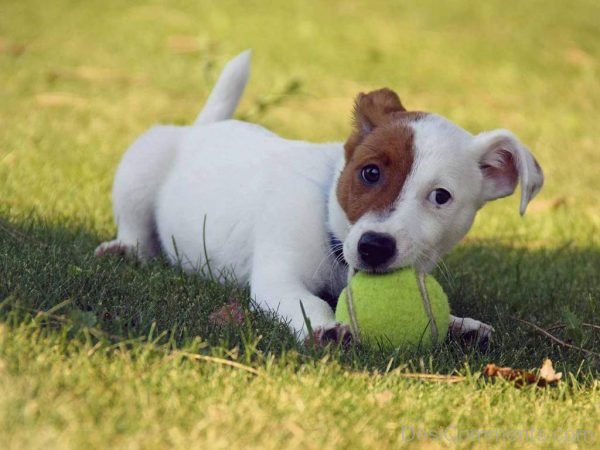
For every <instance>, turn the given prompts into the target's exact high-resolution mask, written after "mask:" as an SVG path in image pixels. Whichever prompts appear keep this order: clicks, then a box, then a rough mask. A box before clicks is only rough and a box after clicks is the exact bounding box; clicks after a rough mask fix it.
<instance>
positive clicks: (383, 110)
mask: <svg viewBox="0 0 600 450" xmlns="http://www.w3.org/2000/svg"><path fill="white" fill-rule="evenodd" d="M398 111H406V109H405V108H404V106H402V103H400V98H398V94H396V93H395V92H394V91H392V90H391V89H388V88H383V89H379V90H376V91H371V92H369V93H367V94H363V93H360V94H358V95H357V96H356V100H355V101H354V130H353V131H352V134H351V135H350V137H349V138H348V140H347V141H346V144H345V146H344V148H345V150H346V160H348V159H350V157H351V156H352V152H353V151H354V148H355V147H356V146H357V145H358V144H360V142H361V141H362V140H363V139H364V138H365V137H366V136H367V135H368V134H369V133H370V132H371V131H373V129H374V128H375V127H378V126H379V125H382V124H384V123H386V122H387V121H388V120H389V119H390V115H391V114H392V113H394V112H398Z"/></svg>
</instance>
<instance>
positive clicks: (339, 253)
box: [329, 231, 348, 266]
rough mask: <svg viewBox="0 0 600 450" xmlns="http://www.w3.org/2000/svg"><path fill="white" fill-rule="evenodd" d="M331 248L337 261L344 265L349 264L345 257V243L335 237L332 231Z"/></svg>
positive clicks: (330, 234)
mask: <svg viewBox="0 0 600 450" xmlns="http://www.w3.org/2000/svg"><path fill="white" fill-rule="evenodd" d="M329 248H330V250H331V253H332V255H333V256H334V257H335V260H336V261H337V262H339V263H340V264H342V265H344V266H347V265H348V263H347V262H346V259H344V243H343V242H342V241H340V240H339V239H338V238H337V237H335V235H334V234H333V233H332V232H331V231H330V232H329Z"/></svg>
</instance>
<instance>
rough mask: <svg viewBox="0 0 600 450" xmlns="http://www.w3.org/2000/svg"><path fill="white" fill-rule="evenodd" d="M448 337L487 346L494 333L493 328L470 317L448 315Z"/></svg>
mask: <svg viewBox="0 0 600 450" xmlns="http://www.w3.org/2000/svg"><path fill="white" fill-rule="evenodd" d="M448 331H449V332H450V335H451V336H453V337H455V338H458V339H463V340H469V341H475V342H478V343H480V345H481V344H483V345H487V343H488V342H489V340H490V339H491V337H492V334H493V333H494V331H495V330H494V327H492V326H491V325H488V324H486V323H483V322H480V321H479V320H475V319H471V318H470V317H456V316H453V315H450V326H449V330H448Z"/></svg>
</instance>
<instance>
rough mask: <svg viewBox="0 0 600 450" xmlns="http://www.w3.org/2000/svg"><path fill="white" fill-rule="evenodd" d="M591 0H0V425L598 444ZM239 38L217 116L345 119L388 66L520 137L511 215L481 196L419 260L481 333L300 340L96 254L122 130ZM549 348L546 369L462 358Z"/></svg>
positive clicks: (353, 440)
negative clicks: (246, 81) (523, 182)
mask: <svg viewBox="0 0 600 450" xmlns="http://www.w3.org/2000/svg"><path fill="white" fill-rule="evenodd" d="M598 17H600V4H599V3H598V2H597V1H593V0H576V1H573V2H570V3H569V4H568V5H567V4H566V3H565V2H561V1H558V0H552V1H544V2H542V1H524V2H513V4H511V5H510V7H508V6H507V3H506V2H502V1H500V0H492V1H487V2H468V1H466V0H451V1H448V2H438V1H434V0H424V1H420V2H404V1H403V2H400V1H398V2H392V1H384V0H371V1H368V2H367V1H352V0H346V1H343V2H334V1H329V2H324V1H321V2H318V1H307V0H305V1H300V0H299V1H287V2H276V1H271V2H267V1H248V0H246V1H243V0H220V1H219V2H215V1H210V0H196V1H193V2H192V1H184V0H175V1H158V0H156V1H152V2H146V3H144V2H138V1H129V2H120V1H116V0H105V1H102V2H100V1H98V0H90V1H86V2H74V1H67V0H52V1H51V2H42V1H39V0H21V1H9V0H0V448H8V449H13V448H14V449H17V448H19V449H20V448H74V449H76V448H82V447H84V448H85V447H88V448H106V447H115V448H202V449H206V448H211V449H212V448H224V449H230V448H244V449H246V448H260V449H269V448H273V449H278V448H376V449H381V448H399V447H402V446H413V447H422V446H430V447H432V448H441V447H445V446H450V447H457V448H488V447H490V446H494V447H498V448H514V447H515V446H519V447H520V448H534V447H537V446H544V447H545V448H564V447H566V446H571V447H575V446H578V445H579V446H588V447H589V446H592V445H593V443H596V445H600V382H599V381H598V380H599V377H600V329H599V328H598V326H599V325H600V196H599V195H598V192H599V188H600V180H599V179H598V175H599V174H600V157H599V156H598V153H597V152H598V148H600V128H599V127H598V116H599V114H600V81H599V80H600V78H599V75H600V74H599V70H600V28H599V27H598V25H597V20H598V19H597V18H598ZM249 47H251V48H252V49H253V50H254V59H253V75H252V80H251V82H250V85H249V87H248V90H247V93H246V95H245V97H244V100H243V102H242V104H241V106H240V109H239V111H238V117H240V118H243V119H247V120H251V121H254V122H258V123H260V124H263V125H264V126H266V127H268V128H270V129H272V130H273V131H275V132H277V133H279V134H281V135H284V136H287V137H290V138H301V139H305V140H315V141H325V140H343V139H344V138H345V137H346V136H347V134H348V132H349V127H350V113H351V107H352V100H353V97H354V96H355V95H356V93H358V92H360V91H365V90H368V89H374V88H379V87H383V86H387V87H390V88H393V89H395V90H396V91H397V92H399V94H400V96H401V98H402V100H403V103H404V104H405V105H406V106H407V107H408V108H409V109H415V110H426V111H427V110H429V111H435V112H437V113H439V114H442V115H444V116H446V117H448V118H450V119H451V120H453V121H455V122H457V123H458V124H460V125H461V126H463V127H465V128H466V129H468V130H470V131H472V132H479V131H482V130H487V129H493V128H499V127H502V128H508V129H511V130H512V131H513V132H515V133H516V134H517V135H518V136H519V137H520V138H521V139H522V140H523V141H524V142H525V143H526V144H527V145H528V146H529V147H530V148H531V149H532V150H533V152H534V153H535V155H536V156H537V157H538V160H539V162H540V164H541V165H542V167H543V168H544V171H545V175H546V185H545V187H544V189H543V190H542V192H541V194H540V195H539V197H538V198H536V199H535V200H534V201H533V202H532V203H531V204H530V208H529V211H528V213H527V214H526V215H525V216H524V217H523V218H522V217H520V216H519V215H518V199H517V198H516V197H517V196H515V198H509V199H504V200H500V201H497V202H495V203H493V204H490V205H488V206H486V207H485V208H484V209H483V210H482V211H481V212H480V214H479V216H478V218H477V220H476V223H475V225H474V227H473V229H472V230H471V232H470V234H469V235H468V237H467V238H466V239H465V240H464V242H463V243H461V244H460V245H459V246H458V247H457V248H456V249H455V250H454V251H453V252H452V253H451V254H450V255H448V256H447V257H446V258H445V260H444V264H443V266H442V267H441V268H440V269H439V270H438V271H437V272H436V276H437V277H438V279H439V280H440V282H441V283H442V284H443V285H444V288H445V289H446V291H447V293H448V295H449V298H450V303H451V308H452V310H453V312H454V313H455V314H456V315H458V316H469V317H475V318H478V319H480V320H483V321H485V322H487V323H490V324H492V325H493V326H494V327H495V329H496V335H495V338H494V341H493V342H492V345H491V346H490V348H489V350H488V351H487V352H481V351H478V350H477V349H474V348H470V347H466V346H463V345H461V344H459V343H457V342H452V341H447V342H445V343H444V344H443V345H441V346H440V347H438V348H436V349H435V350H434V351H433V352H429V353H428V352H415V351H408V350H403V349H396V350H395V351H391V350H386V349H369V348H366V347H361V346H355V347H353V348H351V349H350V350H348V351H340V350H339V349H334V348H330V349H312V348H310V347H305V346H302V345H298V344H297V343H296V342H295V340H294V339H293V336H291V334H290V333H289V332H288V331H287V329H286V328H285V326H283V325H282V324H279V323H277V322H275V321H274V320H273V318H272V317H270V316H268V315H265V314H260V313H256V312H253V311H249V312H248V314H247V318H246V321H245V324H244V325H243V326H241V327H239V326H228V325H220V324H218V323H215V321H214V320H211V314H212V313H213V312H214V311H216V310H218V309H219V308H220V307H221V306H222V305H224V304H227V303H228V302H230V301H232V300H236V301H237V302H239V303H241V304H242V305H244V307H245V308H247V309H248V308H249V305H250V303H251V299H250V298H249V296H248V292H247V290H245V289H240V288H237V287H236V286H234V285H232V284H231V283H229V284H227V283H226V284H224V285H222V284H218V283H217V282H215V281H214V280H211V279H210V278H209V277H208V278H207V277H200V276H198V277H195V276H187V275H184V274H183V273H182V272H181V271H180V270H178V269H176V268H172V267H169V266H168V265H167V264H166V262H165V261H164V260H162V259H158V260H156V261H154V262H152V263H150V264H148V265H146V266H139V265H136V264H132V263H127V262H125V261H122V260H118V259H110V258H109V259H102V260H97V259H95V258H94V257H93V256H92V253H93V250H94V248H95V246H96V245H97V244H98V243H99V242H101V241H102V240H106V239H108V238H110V237H111V236H113V235H114V233H115V226H114V224H113V222H112V215H111V205H110V189H111V183H112V177H113V174H114V171H115V168H116V165H117V164H118V161H119V158H120V157H121V155H122V153H123V151H124V149H125V148H126V147H127V145H128V144H129V143H130V142H131V141H132V140H133V139H134V138H135V137H136V136H137V135H138V134H139V133H141V132H142V131H143V130H144V129H146V128H147V127H149V126H151V125H152V124H154V123H157V122H162V123H178V124H185V123H189V122H190V121H191V120H193V118H194V117H195V116H196V114H197V112H198V110H199V109H200V108H201V105H202V103H203V101H204V99H205V98H206V95H207V94H208V92H209V90H210V88H211V85H212V83H213V82H214V80H215V78H216V76H217V75H218V73H219V69H220V67H221V65H222V64H223V63H224V62H225V61H226V60H227V59H228V58H230V57H231V56H233V55H235V54H236V53H238V52H239V51H241V50H243V49H245V48H249ZM536 327H538V328H536ZM540 329H542V330H547V331H548V332H549V333H550V334H551V335H552V336H554V337H556V338H557V339H560V341H561V343H559V342H557V341H553V340H552V339H551V338H550V337H549V336H547V335H545V334H544V333H543V332H542V331H540ZM547 357H548V358H551V359H552V360H553V361H554V364H555V366H556V367H557V370H559V371H562V372H563V381H562V382H561V383H559V385H558V386H555V387H551V388H544V389H541V388H536V387H532V386H530V387H524V388H521V389H517V388H515V387H514V386H513V385H512V384H510V383H507V382H499V381H496V382H494V381H491V380H488V379H486V378H484V377H483V376H482V375H481V371H482V368H483V367H484V366H485V365H486V364H487V363H489V362H494V363H496V364H499V365H508V366H512V367H520V368H528V369H530V368H534V367H539V365H540V364H541V362H542V361H543V359H544V358H547ZM417 373H418V374H441V375H455V376H459V377H460V378H455V379H449V378H444V377H440V380H441V381H440V380H438V381H432V380H424V379H411V378H407V374H417ZM451 381H455V382H451Z"/></svg>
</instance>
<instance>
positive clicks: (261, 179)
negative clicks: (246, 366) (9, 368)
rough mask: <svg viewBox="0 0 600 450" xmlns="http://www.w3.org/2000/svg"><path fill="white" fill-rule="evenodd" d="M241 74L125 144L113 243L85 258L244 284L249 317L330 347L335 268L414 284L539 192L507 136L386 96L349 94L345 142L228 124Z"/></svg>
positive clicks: (337, 331) (245, 64) (240, 59)
mask: <svg viewBox="0 0 600 450" xmlns="http://www.w3.org/2000/svg"><path fill="white" fill-rule="evenodd" d="M249 66H250V52H249V51H246V52H244V53H242V54H240V55H239V56H237V57H236V58H234V59H233V60H231V61H230V62H229V63H228V64H227V65H226V67H225V69H224V70H223V73H222V74H221V76H220V78H219V80H218V81H217V84H216V85H215V87H214V89H213V91H212V93H211V94H210V96H209V98H208V100H207V102H206V105H205V107H204V109H203V110H202V111H201V113H200V115H199V116H198V118H197V120H196V122H195V123H194V124H193V125H191V126H168V125H159V126H155V127H154V128H151V129H150V130H148V131H146V132H145V133H144V134H143V135H142V136H140V137H139V138H138V139H137V140H136V141H135V142H134V143H133V144H132V145H131V147H130V148H129V150H128V151H127V153H126V154H125V156H124V157H123V159H122V161H121V163H120V165H119V167H118V170H117V173H116V177H115V181H114V187H113V209H114V217H115V221H116V224H117V227H118V234H117V238H116V239H115V240H113V241H109V242H105V243H103V244H101V245H100V246H99V247H98V248H97V249H96V255H98V256H100V255H103V254H107V253H112V254H114V253H117V254H126V255H131V256H135V257H137V258H139V259H140V260H142V261H144V260H147V259H148V258H152V257H154V256H156V255H158V254H159V252H164V253H165V254H166V256H167V258H168V259H169V260H170V262H171V263H173V264H180V265H182V266H183V267H184V268H185V269H186V270H187V271H189V272H195V271H198V270H201V269H202V268H203V267H205V266H206V265H207V264H208V265H209V266H210V268H211V270H212V271H213V272H215V271H216V270H217V271H219V272H220V273H227V274H230V275H233V276H234V277H235V279H236V280H237V282H238V283H239V284H240V285H246V284H247V283H249V284H250V289H251V294H252V296H253V298H254V299H255V301H256V304H257V305H258V307H260V308H262V309H264V310H271V311H275V312H276V314H277V315H278V317H280V318H281V320H283V321H285V322H286V323H287V324H288V325H289V327H290V328H291V329H292V330H293V331H294V332H295V333H296V335H297V337H298V339H300V340H302V339H305V338H306V337H307V332H308V329H312V330H313V331H314V332H315V337H316V338H317V339H319V340H322V341H327V340H331V339H333V340H336V339H341V338H342V337H343V336H344V335H345V333H346V332H347V328H346V327H343V326H340V325H339V324H337V323H336V321H335V317H334V312H333V309H332V306H331V305H330V303H332V302H331V301H330V303H328V301H327V300H330V299H336V298H337V297H338V295H339V293H340V292H341V290H342V289H343V287H344V286H345V284H346V277H347V273H348V267H351V268H353V269H356V270H362V271H369V272H387V271H391V270H394V269H398V268H401V267H407V266H412V267H415V268H416V269H417V271H418V272H419V273H420V274H425V273H427V272H429V271H431V270H432V269H433V268H434V267H435V266H436V264H437V263H438V261H439V260H440V258H441V257H442V256H443V255H445V254H446V253H447V252H448V251H449V250H450V249H452V247H453V246H454V245H456V244H457V243H458V242H459V241H460V240H461V239H462V238H463V236H464V235H465V234H466V233H467V231H468V230H469V228H470V227H471V224H472V223H473V219H474V217H475V213H476V212H477V210H478V209H479V208H481V207H482V206H483V205H484V204H485V203H486V202H488V201H490V200H495V199H497V198H500V197H505V196H507V195H510V194H512V193H513V192H514V190H515V188H516V185H517V183H518V182H520V183H521V203H520V212H521V214H523V213H524V212H525V209H526V207H527V204H528V203H529V201H530V200H531V199H532V198H533V197H534V196H535V195H536V193H537V192H538V191H539V189H540V188H541V186H542V183H543V175H542V170H541V168H540V166H539V164H538V163H537V162H536V160H535V159H534V157H533V156H532V154H531V153H530V152H529V150H528V149H527V148H525V146H524V145H523V144H521V143H520V142H519V140H518V139H517V138H516V137H515V136H514V135H513V134H512V133H511V132H509V131H507V130H494V131H488V132H484V133H480V134H477V135H472V134H470V133H469V132H467V131H465V130H463V129H462V128H460V127H458V126H457V125H455V124H453V123H452V122H450V121H449V120H447V119H445V118H443V117H441V116H438V115H436V114H431V113H425V112H414V111H407V110H406V109H405V108H404V106H402V103H401V102H400V99H399V98H398V96H397V95H396V94H395V93H394V92H393V91H391V90H389V89H380V90H377V91H373V92H370V93H368V94H359V95H358V97H357V98H356V102H355V109H354V127H353V129H352V132H351V134H350V137H349V138H348V140H347V141H346V142H345V143H337V142H334V143H324V144H315V143H309V142H303V141H292V140H288V139H283V138H281V137H279V136H277V135H276V134H274V133H272V132H270V131H268V130H266V129H264V128H262V127H260V126H257V125H253V124H250V123H246V122H241V121H237V120H231V117H232V115H233V113H234V111H235V108H236V106H237V104H238V102H239V99H240V97H241V95H242V92H243V90H244V87H245V85H246V82H247V79H248V76H249ZM307 320H308V321H310V325H311V326H310V328H309V327H307V323H306V322H307ZM445 331H446V330H442V332H443V333H445ZM450 331H451V332H452V333H454V334H458V335H461V334H465V333H473V332H478V333H479V334H480V335H481V336H483V337H489V335H490V333H491V331H492V327H490V326H489V325H486V324H483V323H481V322H479V321H477V320H474V319H469V318H466V319H461V318H457V317H451V326H450Z"/></svg>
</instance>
